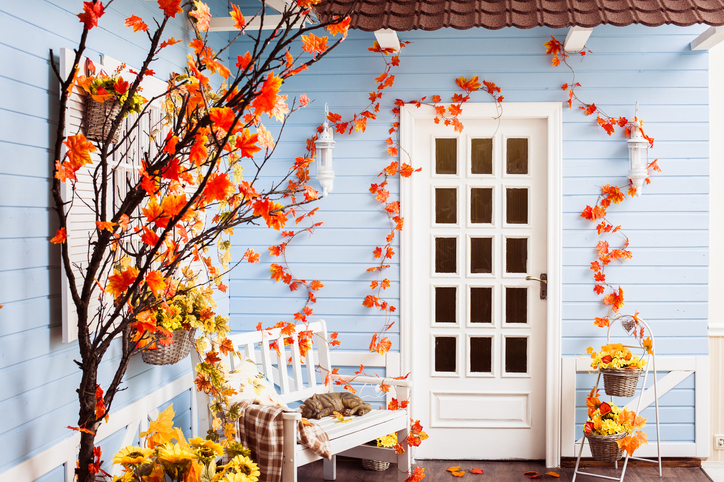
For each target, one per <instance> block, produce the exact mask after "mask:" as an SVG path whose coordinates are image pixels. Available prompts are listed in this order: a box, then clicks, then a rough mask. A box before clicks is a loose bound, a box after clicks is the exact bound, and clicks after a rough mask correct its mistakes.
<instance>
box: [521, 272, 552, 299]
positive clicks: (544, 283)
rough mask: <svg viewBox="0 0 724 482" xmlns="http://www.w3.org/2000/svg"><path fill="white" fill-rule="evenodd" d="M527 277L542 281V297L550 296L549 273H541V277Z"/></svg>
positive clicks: (531, 279) (529, 279)
mask: <svg viewBox="0 0 724 482" xmlns="http://www.w3.org/2000/svg"><path fill="white" fill-rule="evenodd" d="M525 279H526V280H528V281H538V282H539V283H540V299H542V300H544V299H546V297H547V296H548V275H547V274H546V273H541V274H540V278H536V277H534V276H526V277H525Z"/></svg>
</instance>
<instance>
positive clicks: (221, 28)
mask: <svg viewBox="0 0 724 482" xmlns="http://www.w3.org/2000/svg"><path fill="white" fill-rule="evenodd" d="M281 21H282V15H265V16H264V27H263V28H262V30H274V29H276V28H277V27H278V26H279V22H281ZM302 23H303V20H300V21H299V22H297V23H296V24H295V25H293V27H295V28H296V27H298V26H301V25H302ZM260 25H261V15H259V16H256V17H254V18H253V19H251V21H249V22H248V23H247V24H246V28H247V29H248V30H259V26H260ZM234 31H237V28H236V23H235V21H234V19H233V18H232V17H211V20H210V22H209V32H234Z"/></svg>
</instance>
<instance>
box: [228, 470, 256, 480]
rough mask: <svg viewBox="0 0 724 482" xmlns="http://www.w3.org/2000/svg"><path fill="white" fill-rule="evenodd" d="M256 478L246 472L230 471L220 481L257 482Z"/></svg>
mask: <svg viewBox="0 0 724 482" xmlns="http://www.w3.org/2000/svg"><path fill="white" fill-rule="evenodd" d="M256 480H257V479H256V478H254V479H252V478H250V477H249V476H248V475H246V474H241V473H234V472H229V473H227V474H226V475H224V477H223V478H222V479H221V480H220V481H219V482H256Z"/></svg>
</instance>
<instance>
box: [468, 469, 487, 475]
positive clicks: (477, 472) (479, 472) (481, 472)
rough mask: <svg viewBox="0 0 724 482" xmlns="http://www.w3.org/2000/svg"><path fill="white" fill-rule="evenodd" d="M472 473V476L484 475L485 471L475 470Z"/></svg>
mask: <svg viewBox="0 0 724 482" xmlns="http://www.w3.org/2000/svg"><path fill="white" fill-rule="evenodd" d="M470 473H472V474H484V473H485V472H483V471H482V470H480V469H473V470H471V471H470Z"/></svg>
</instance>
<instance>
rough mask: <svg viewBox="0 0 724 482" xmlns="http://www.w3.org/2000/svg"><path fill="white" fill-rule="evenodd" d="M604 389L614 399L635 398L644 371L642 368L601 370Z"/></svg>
mask: <svg viewBox="0 0 724 482" xmlns="http://www.w3.org/2000/svg"><path fill="white" fill-rule="evenodd" d="M601 373H602V374H603V388H604V390H605V391H606V395H610V396H612V397H628V398H630V397H633V396H634V395H635V394H636V386H637V385H638V383H639V377H640V376H641V373H643V370H642V369H640V368H637V369H633V370H630V369H628V368H601Z"/></svg>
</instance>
